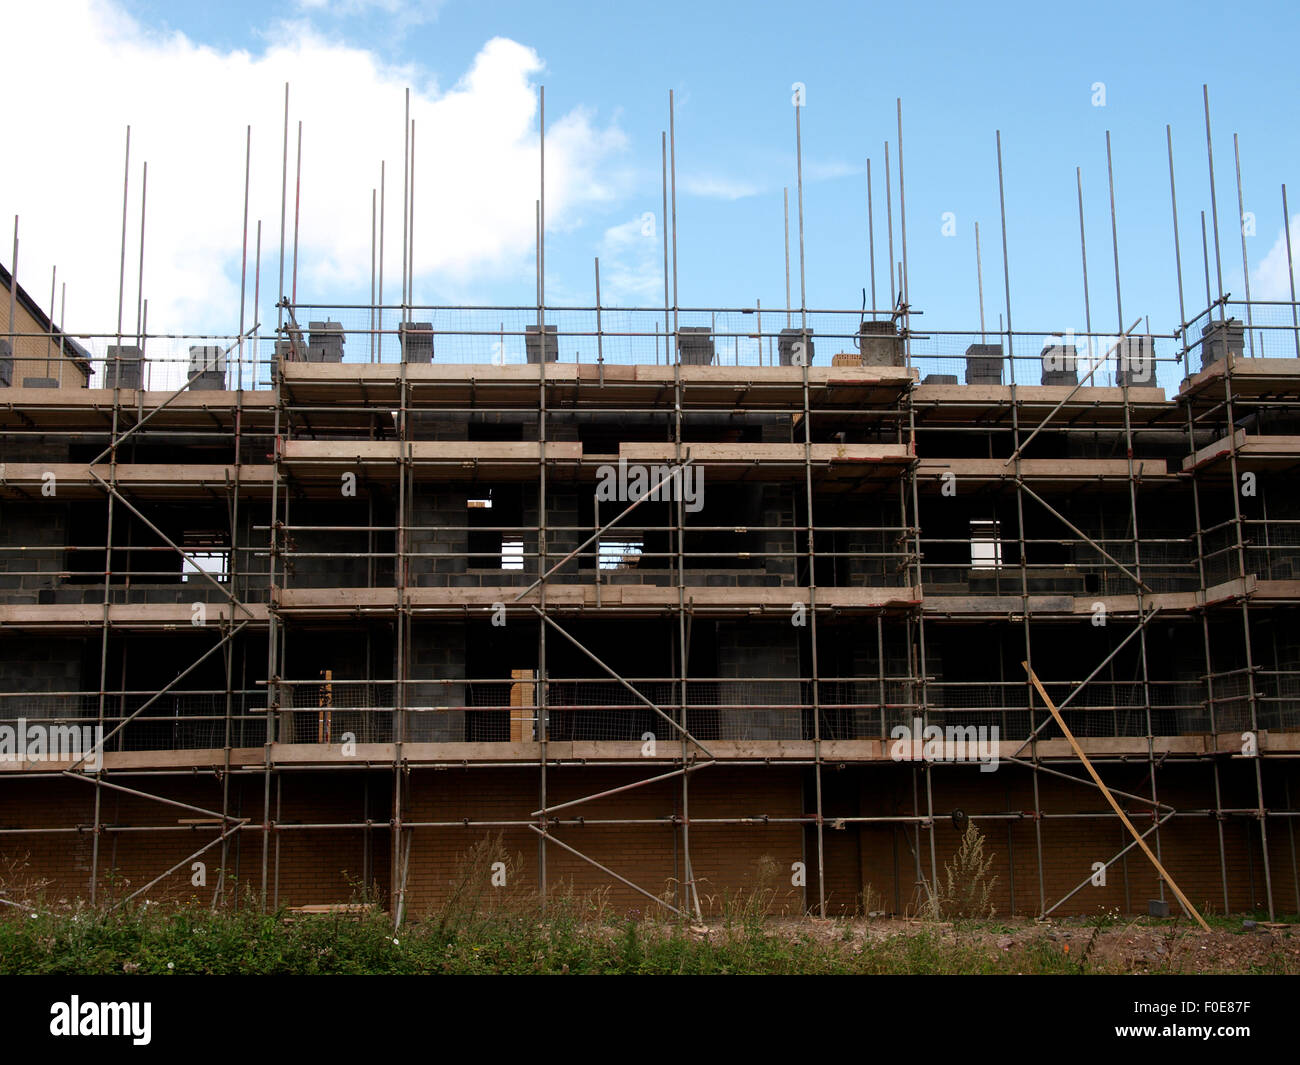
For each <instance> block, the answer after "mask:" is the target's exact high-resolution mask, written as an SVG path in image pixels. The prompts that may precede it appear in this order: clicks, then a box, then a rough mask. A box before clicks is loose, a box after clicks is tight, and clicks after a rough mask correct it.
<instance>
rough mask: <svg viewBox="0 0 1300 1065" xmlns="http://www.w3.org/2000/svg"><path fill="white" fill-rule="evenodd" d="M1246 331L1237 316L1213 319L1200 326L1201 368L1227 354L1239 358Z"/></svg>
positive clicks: (1209, 365) (1207, 366)
mask: <svg viewBox="0 0 1300 1065" xmlns="http://www.w3.org/2000/svg"><path fill="white" fill-rule="evenodd" d="M1245 342H1246V332H1245V328H1244V327H1243V326H1242V324H1241V319H1239V318H1228V319H1226V320H1225V321H1214V322H1211V323H1210V324H1209V325H1205V326H1202V327H1201V369H1202V370H1205V369H1208V368H1209V367H1211V366H1213V365H1214V364H1215V363H1216V362H1220V361H1221V360H1222V359H1224V358H1225V357H1226V356H1228V355H1232V356H1234V357H1236V358H1241V353H1242V351H1243V350H1244V349H1245Z"/></svg>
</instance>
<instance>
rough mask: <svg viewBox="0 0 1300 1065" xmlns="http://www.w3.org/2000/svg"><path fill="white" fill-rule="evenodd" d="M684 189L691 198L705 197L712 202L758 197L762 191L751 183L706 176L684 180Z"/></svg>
mask: <svg viewBox="0 0 1300 1065" xmlns="http://www.w3.org/2000/svg"><path fill="white" fill-rule="evenodd" d="M682 188H683V189H684V190H685V191H686V192H687V193H688V194H690V195H691V196H703V197H705V198H707V199H711V200H743V199H744V198H745V197H747V196H757V195H758V193H759V192H761V191H762V190H761V189H760V188H759V187H758V186H757V185H755V184H754V183H753V182H751V181H742V180H739V179H737V178H728V177H715V176H709V175H704V174H702V175H699V176H692V177H687V178H684V179H683V180H682Z"/></svg>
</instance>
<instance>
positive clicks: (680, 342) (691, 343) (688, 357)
mask: <svg viewBox="0 0 1300 1065" xmlns="http://www.w3.org/2000/svg"><path fill="white" fill-rule="evenodd" d="M713 355H714V352H713V334H712V333H711V332H710V331H709V328H708V326H703V325H699V326H696V325H686V326H682V327H681V328H680V329H678V330H677V358H678V360H679V361H680V362H681V364H682V365H683V366H708V365H709V364H710V363H712V362H713Z"/></svg>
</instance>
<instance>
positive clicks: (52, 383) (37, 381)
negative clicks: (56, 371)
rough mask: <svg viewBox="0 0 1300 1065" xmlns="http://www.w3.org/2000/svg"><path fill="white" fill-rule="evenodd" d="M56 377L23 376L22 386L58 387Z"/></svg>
mask: <svg viewBox="0 0 1300 1065" xmlns="http://www.w3.org/2000/svg"><path fill="white" fill-rule="evenodd" d="M58 387H59V381H58V378H56V377H24V378H23V388H58Z"/></svg>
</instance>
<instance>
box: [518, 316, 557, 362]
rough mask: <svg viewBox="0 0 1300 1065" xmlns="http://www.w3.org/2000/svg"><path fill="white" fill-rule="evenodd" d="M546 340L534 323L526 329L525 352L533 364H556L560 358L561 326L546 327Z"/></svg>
mask: <svg viewBox="0 0 1300 1065" xmlns="http://www.w3.org/2000/svg"><path fill="white" fill-rule="evenodd" d="M544 329H545V338H543V336H542V334H541V333H539V331H538V329H537V324H536V323H534V324H532V325H530V326H527V327H526V328H525V329H524V350H525V352H526V354H527V356H528V361H529V362H531V363H539V362H542V361H546V362H555V361H556V360H557V359H559V357H560V338H559V326H555V325H548V326H544Z"/></svg>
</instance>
